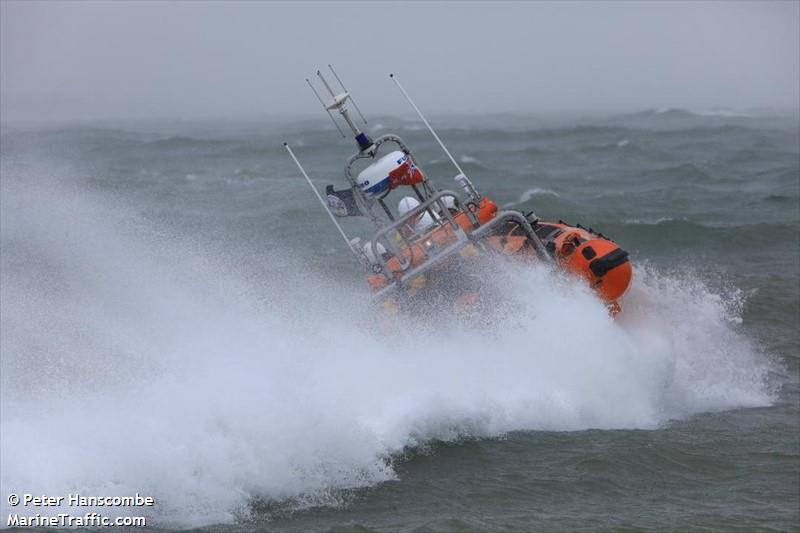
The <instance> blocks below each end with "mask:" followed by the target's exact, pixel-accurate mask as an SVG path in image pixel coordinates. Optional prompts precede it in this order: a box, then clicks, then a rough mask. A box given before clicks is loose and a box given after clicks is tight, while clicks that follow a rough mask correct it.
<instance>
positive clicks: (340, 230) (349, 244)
mask: <svg viewBox="0 0 800 533" xmlns="http://www.w3.org/2000/svg"><path fill="white" fill-rule="evenodd" d="M283 146H284V147H285V148H286V151H287V152H289V155H290V156H292V159H293V160H294V164H295V165H297V168H298V169H300V173H301V174H303V177H304V178H305V179H306V181H307V182H308V186H309V187H311V190H312V191H314V194H315V195H316V196H317V199H318V200H319V203H321V204H322V207H323V208H324V209H325V212H326V213H328V216H329V217H331V221H332V222H333V225H334V226H336V229H338V230H339V233H341V234H342V238H343V239H344V242H346V243H347V247H348V248H350V251H351V252H353V253H354V254H355V256H356V257H358V258H360V257H361V255H360V254H359V253H358V252H357V251H356V249H355V248H354V247H353V244H352V243H351V242H350V239H348V238H347V234H345V232H344V230H343V229H342V226H340V225H339V222H337V220H336V217H334V216H333V213H331V210H330V209H329V208H328V204H326V203H325V200H323V199H322V196H321V195H320V194H319V191H318V190H317V188H316V187H314V184H313V183H311V178H309V177H308V174H306V171H305V169H304V168H303V165H301V164H300V161H298V160H297V157H296V156H295V155H294V152H293V151H292V148H291V146H289V143H287V142H285V141H284V143H283Z"/></svg>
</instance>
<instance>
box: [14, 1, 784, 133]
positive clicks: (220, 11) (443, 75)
mask: <svg viewBox="0 0 800 533" xmlns="http://www.w3.org/2000/svg"><path fill="white" fill-rule="evenodd" d="M0 6H1V7H0V9H1V12H0V24H1V30H2V31H1V32H0V40H1V49H0V55H1V57H0V61H1V62H0V90H1V92H2V98H1V99H0V100H1V101H0V104H1V105H0V113H2V119H3V120H4V121H14V120H20V119H47V118H51V119H59V120H61V119H74V118H131V117H134V118H135V117H142V118H153V117H182V118H191V117H224V116H230V117H242V116H264V115H273V114H286V113H302V114H311V113H318V106H319V104H318V102H317V101H316V100H315V98H314V96H313V94H312V93H311V92H310V90H309V89H308V87H307V86H306V85H305V82H304V78H305V77H307V76H311V75H313V73H314V72H315V70H316V69H317V68H321V67H325V66H326V65H327V64H328V63H329V62H330V63H333V64H334V66H335V67H337V69H338V71H339V73H340V74H341V75H342V77H343V78H344V82H345V85H347V86H348V88H349V89H350V90H351V91H352V92H353V93H354V94H355V96H356V97H357V100H356V101H357V102H358V103H359V105H360V107H361V108H362V110H364V111H365V112H367V113H368V114H371V115H373V116H374V115H376V114H396V113H403V114H405V113H406V111H407V107H408V106H407V104H405V102H404V101H403V100H402V99H401V96H400V95H399V93H398V92H397V90H396V89H395V88H394V86H393V84H392V83H391V81H390V80H389V78H388V73H389V72H395V73H396V74H397V75H398V77H399V78H400V80H401V81H402V82H403V83H404V85H405V86H406V88H407V89H408V90H409V92H410V93H411V94H412V95H414V97H415V98H416V99H417V101H418V104H419V105H420V107H422V108H423V109H424V110H426V111H428V112H431V113H449V112H501V111H511V112H514V111H533V112H542V111H563V110H575V111H587V110H609V111H619V110H638V109H644V108H653V107H685V108H690V109H706V108H733V109H746V108H797V107H798V106H800V103H799V102H798V100H799V99H800V96H798V95H800V28H799V26H800V2H797V1H791V0H789V1H780V2H753V3H748V2H723V1H720V2H710V3H700V2H678V1H669V2H664V3H654V2H644V1H642V2H635V1H628V2H619V3H616V2H587V3H582V2H569V3H545V2H532V3H523V2H512V3H501V2H492V3H489V2H485V3H484V2H470V3H457V2H441V3H431V2H425V3H423V2H405V3H389V2H366V1H364V2H338V3H337V2H321V3H315V2H293V3H280V2H264V3H258V2H243V3H236V2H225V3H214V2H208V1H206V2H197V3H193V2H175V3H170V2H155V1H153V2H145V1H137V2H126V3H123V2H114V3H103V2H89V3H79V2H61V1H58V2H53V3H50V2H15V1H7V0H2V2H0Z"/></svg>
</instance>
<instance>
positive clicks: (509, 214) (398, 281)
mask: <svg viewBox="0 0 800 533" xmlns="http://www.w3.org/2000/svg"><path fill="white" fill-rule="evenodd" d="M443 192H444V191H443ZM509 219H513V220H515V221H516V222H518V223H519V224H520V226H522V228H523V229H524V230H525V232H526V233H527V234H528V236H529V237H530V238H531V240H532V241H533V243H534V247H535V248H536V251H537V253H538V255H539V256H540V257H541V258H542V259H543V260H545V261H547V262H548V263H552V262H553V258H552V257H551V256H550V254H548V253H547V250H546V248H545V247H544V245H543V244H542V241H541V239H539V236H538V235H537V234H536V232H535V231H534V230H533V227H532V226H531V224H530V222H528V220H527V219H526V218H525V216H524V215H522V214H521V213H519V212H517V211H500V212H498V213H497V215H496V216H495V217H494V218H493V219H492V220H490V221H489V222H487V223H486V224H483V225H482V226H480V227H479V228H478V229H476V230H475V231H473V232H472V233H471V234H470V235H469V236H468V238H465V239H463V240H462V239H458V240H457V241H456V242H455V243H453V244H451V245H450V246H448V247H447V248H444V249H443V250H441V252H440V253H439V254H437V255H436V257H433V258H432V259H431V260H430V261H426V262H425V263H423V264H421V265H419V266H418V267H416V268H414V269H411V270H409V271H408V272H405V273H404V274H403V275H402V276H401V277H399V278H395V279H394V280H391V278H389V279H390V280H391V281H392V283H391V284H390V285H388V286H386V287H384V288H383V289H381V290H380V291H378V292H377V293H375V295H374V296H373V299H375V300H380V299H381V298H383V297H384V296H385V295H386V294H388V293H389V292H391V291H393V290H395V289H397V288H398V287H400V286H402V285H403V284H404V283H406V282H407V281H408V280H410V279H413V278H415V277H416V276H419V275H420V274H423V273H425V272H426V271H428V270H430V269H431V268H433V267H434V266H435V265H436V264H437V263H438V262H439V261H441V260H443V259H444V258H446V257H447V256H449V255H451V254H453V253H455V252H458V251H459V250H460V249H461V248H463V247H465V246H466V245H468V244H470V243H471V242H473V241H475V240H478V239H480V238H481V237H483V236H485V234H486V233H489V232H490V231H491V230H493V229H495V228H496V227H497V226H499V225H501V224H504V223H505V222H508V220H509ZM459 228H460V226H459ZM462 234H463V231H462ZM465 237H466V235H465ZM374 243H375V240H373V246H374V245H375V244H374ZM381 259H382V258H381ZM382 264H383V266H384V268H386V263H385V261H384V260H383V259H382ZM387 277H388V276H387Z"/></svg>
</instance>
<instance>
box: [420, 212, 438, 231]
mask: <svg viewBox="0 0 800 533" xmlns="http://www.w3.org/2000/svg"><path fill="white" fill-rule="evenodd" d="M434 216H435V217H436V220H438V219H439V215H436V214H434ZM432 225H433V219H432V218H431V215H430V214H429V213H428V212H427V211H426V212H425V213H422V216H420V217H419V220H418V221H417V223H416V224H414V230H415V231H425V230H426V229H428V228H429V227H431V226H432Z"/></svg>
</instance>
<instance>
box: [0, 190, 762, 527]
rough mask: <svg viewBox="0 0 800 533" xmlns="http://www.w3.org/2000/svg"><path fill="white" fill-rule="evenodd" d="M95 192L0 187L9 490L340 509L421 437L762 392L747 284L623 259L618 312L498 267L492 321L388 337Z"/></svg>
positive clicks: (539, 274) (549, 281) (647, 418)
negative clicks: (720, 290)
mask: <svg viewBox="0 0 800 533" xmlns="http://www.w3.org/2000/svg"><path fill="white" fill-rule="evenodd" d="M106 205H107V204H106V203H98V202H96V201H93V200H92V199H89V198H87V197H86V196H85V195H83V194H77V193H75V192H69V191H64V190H61V189H54V188H53V187H52V186H47V187H41V188H38V189H37V188H34V187H32V186H31V185H25V187H24V188H15V187H12V186H7V185H5V184H4V190H3V194H2V226H1V227H2V241H3V269H2V331H3V344H2V431H1V432H0V434H1V436H0V438H1V439H2V449H3V454H2V465H0V470H1V471H2V477H0V481H1V483H0V484H2V492H3V493H4V494H6V493H9V492H15V491H20V492H22V491H24V492H32V493H38V494H48V495H66V494H68V493H70V492H72V493H75V492H79V493H81V494H84V495H103V496H104V495H115V494H119V495H127V494H133V493H134V492H139V493H141V494H145V495H149V496H153V497H155V498H156V500H157V504H156V508H155V513H156V515H155V516H154V518H155V519H156V520H159V522H160V523H161V524H162V525H180V526H192V525H200V524H209V523H219V522H229V521H231V520H234V519H235V518H236V517H237V516H244V515H246V514H247V509H248V505H249V503H250V502H252V500H253V498H259V499H263V500H268V501H275V500H287V499H288V500H292V501H295V502H299V503H297V505H314V504H335V503H336V502H337V501H338V500H337V491H338V490H339V489H352V488H358V487H365V486H371V485H374V484H376V483H380V482H383V481H386V480H389V479H393V478H395V477H396V473H395V471H394V469H393V467H392V459H393V457H395V456H396V455H397V454H398V453H401V452H402V451H403V450H404V449H405V448H406V447H414V446H418V445H420V444H424V443H426V442H430V441H432V440H436V439H444V440H449V439H458V438H473V437H485V436H497V435H502V434H503V433H505V432H508V431H513V430H580V429H587V428H655V427H658V426H659V425H661V424H664V423H666V422H668V421H669V420H670V419H673V418H681V417H686V416H690V415H692V414H694V413H698V412H702V411H708V410H719V409H729V408H736V407H747V406H760V405H767V404H769V403H770V402H771V401H772V400H773V395H772V391H771V388H770V385H769V383H768V382H767V375H766V374H767V371H768V370H769V367H770V363H769V362H768V359H767V358H766V357H764V356H763V355H762V354H760V353H759V351H758V349H757V348H756V347H755V346H754V345H753V344H752V343H751V342H750V341H749V340H748V339H746V338H745V337H743V336H742V335H741V334H740V333H738V332H737V328H736V321H737V320H738V319H739V309H738V308H737V303H738V302H739V301H740V300H739V298H740V296H739V295H738V293H736V291H731V292H730V293H726V294H716V293H714V292H712V291H711V290H709V289H708V288H707V287H706V286H705V285H704V284H703V283H701V282H700V281H699V280H697V279H694V278H693V277H692V276H689V275H684V276H683V277H682V276H681V275H674V276H667V275H664V274H662V273H659V272H657V271H655V270H653V269H645V268H637V270H636V274H635V275H636V278H635V283H634V286H633V288H632V290H631V291H630V294H629V295H628V297H627V299H626V301H625V308H626V309H625V312H624V314H623V315H622V316H621V317H620V318H619V319H618V320H616V321H615V320H612V319H611V318H609V316H608V315H607V313H606V310H605V308H604V306H603V305H602V304H601V302H599V301H598V300H597V299H596V298H595V297H594V296H593V294H592V293H591V292H590V291H589V290H588V289H587V288H586V287H585V286H584V285H583V284H582V283H580V282H576V281H575V280H573V279H570V278H568V277H566V276H564V275H560V274H558V273H554V272H551V271H549V270H547V269H546V268H544V267H538V268H530V267H528V268H525V269H523V268H520V267H519V266H514V265H493V266H491V268H492V272H491V274H492V279H494V284H495V285H496V287H497V288H498V289H499V290H502V291H505V294H506V295H507V296H508V297H509V298H510V299H513V302H514V307H512V308H511V311H510V312H507V313H506V314H504V315H503V316H502V318H501V320H500V322H499V324H495V327H491V328H487V329H471V328H470V327H469V326H467V325H465V324H462V323H460V322H458V321H455V320H453V321H451V320H448V319H446V318H440V319H439V320H440V324H437V325H440V326H441V328H440V329H439V330H438V332H433V331H431V329H430V328H422V327H419V326H418V325H416V324H408V325H406V324H397V325H396V328H393V329H392V328H389V329H387V328H386V327H384V326H382V325H380V324H379V327H372V325H373V323H374V322H375V319H374V310H373V309H371V308H370V307H369V305H368V303H367V298H366V297H365V289H364V288H363V287H361V286H358V287H349V286H346V285H342V284H341V283H332V282H331V280H328V279H321V278H320V277H315V276H313V275H311V274H309V273H308V272H306V271H303V270H302V269H300V268H298V269H297V272H296V274H295V275H293V276H289V277H288V278H286V277H284V278H281V279H280V280H274V281H268V280H267V281H264V283H263V285H256V286H253V285H251V284H248V283H245V282H243V281H241V280H238V279H237V276H236V274H235V272H236V266H235V265H228V264H226V262H225V260H224V259H223V258H212V257H208V255H207V253H205V252H203V253H198V252H197V251H196V250H193V249H192V247H191V246H190V245H187V244H186V243H183V242H182V241H181V240H180V239H175V238H166V237H163V236H160V234H159V233H158V232H157V231H153V230H152V228H146V226H145V225H144V224H143V223H142V222H141V221H140V220H138V219H137V217H134V216H131V215H130V214H129V213H126V212H125V210H121V209H118V208H114V209H112V208H110V207H106ZM274 260H275V261H290V259H287V258H276V259H274ZM507 311H508V310H507ZM2 505H3V507H2V513H3V514H4V515H5V513H7V512H8V510H9V508H8V507H7V503H6V502H5V501H3V502H2Z"/></svg>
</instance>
